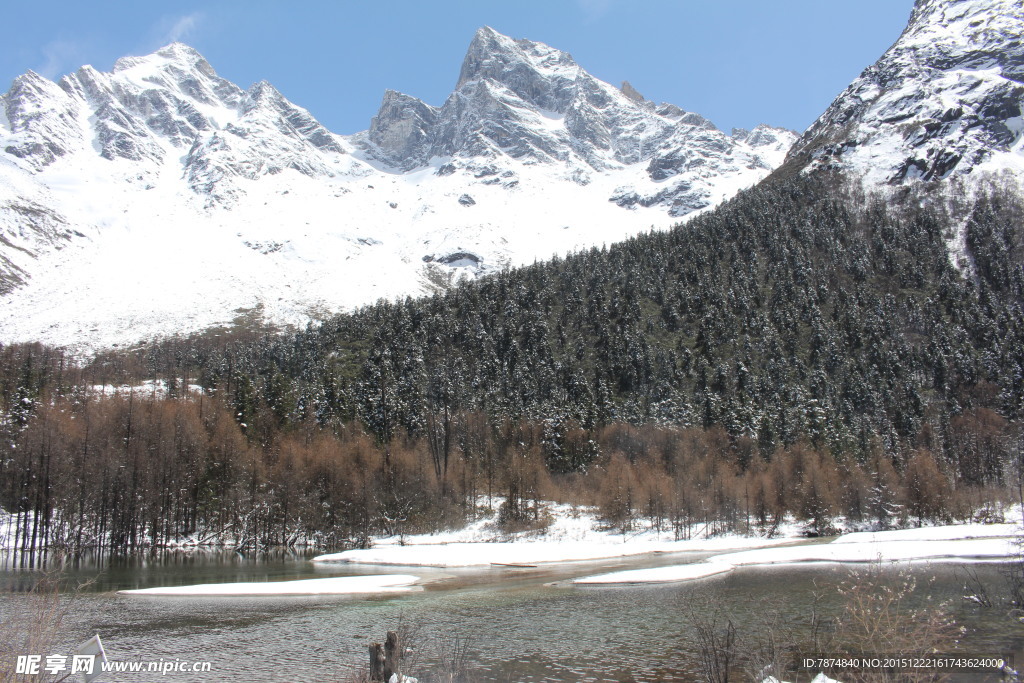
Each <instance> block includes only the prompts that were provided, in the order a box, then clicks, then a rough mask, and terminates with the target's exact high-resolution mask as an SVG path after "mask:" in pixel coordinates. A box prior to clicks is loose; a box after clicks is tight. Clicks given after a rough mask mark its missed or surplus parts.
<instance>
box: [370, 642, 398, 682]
mask: <svg viewBox="0 0 1024 683" xmlns="http://www.w3.org/2000/svg"><path fill="white" fill-rule="evenodd" d="M394 674H397V675H398V680H401V679H402V648H401V645H400V643H399V642H398V633H397V632H395V631H388V636H387V639H386V640H385V641H384V645H381V644H380V643H370V680H371V681H381V682H382V683H388V681H390V680H391V676H392V675H394Z"/></svg>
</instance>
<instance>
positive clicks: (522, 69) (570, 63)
mask: <svg viewBox="0 0 1024 683" xmlns="http://www.w3.org/2000/svg"><path fill="white" fill-rule="evenodd" d="M578 72H579V66H577V64H576V62H575V61H574V60H573V58H572V56H571V55H570V54H569V53H568V52H562V51H561V50H556V49H555V48H553V47H550V46H548V45H545V44H544V43H538V42H534V41H532V40H526V39H524V38H519V39H514V38H510V37H508V36H506V35H504V34H501V33H498V32H497V31H495V30H494V29H493V28H491V27H489V26H484V27H482V28H480V29H478V30H477V32H476V34H475V35H474V36H473V40H472V41H471V42H470V44H469V49H468V50H467V51H466V57H465V59H464V60H463V62H462V69H461V70H460V71H459V81H458V83H457V84H456V86H455V88H456V90H458V89H460V88H462V86H463V85H465V84H466V83H469V82H471V81H476V80H480V79H484V78H490V79H492V80H494V81H497V82H499V83H501V84H503V85H507V86H510V87H512V89H513V90H516V88H515V87H514V84H515V83H516V82H521V81H523V79H524V78H529V77H533V78H536V77H541V78H546V79H551V78H560V79H569V80H575V78H576V75H577V74H578ZM517 92H518V90H517ZM519 94H520V96H522V93H519ZM524 99H527V100H528V101H530V98H528V97H527V98H524Z"/></svg>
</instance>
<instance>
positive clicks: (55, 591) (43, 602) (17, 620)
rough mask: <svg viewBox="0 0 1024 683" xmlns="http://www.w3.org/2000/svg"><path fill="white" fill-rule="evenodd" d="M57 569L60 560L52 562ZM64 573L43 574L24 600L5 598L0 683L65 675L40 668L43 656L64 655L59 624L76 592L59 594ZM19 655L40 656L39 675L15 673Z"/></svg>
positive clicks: (40, 680) (0, 619) (34, 682)
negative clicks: (47, 671) (50, 672)
mask: <svg viewBox="0 0 1024 683" xmlns="http://www.w3.org/2000/svg"><path fill="white" fill-rule="evenodd" d="M54 564H55V565H56V566H60V563H59V559H58V560H57V561H56V562H55V563H54ZM63 578H64V577H63V573H62V572H61V570H59V569H55V570H47V571H45V572H42V573H41V574H40V575H39V576H38V578H36V580H35V581H34V582H33V583H32V586H31V588H30V589H29V590H28V592H27V593H26V594H25V600H24V601H21V600H19V601H17V604H14V603H15V601H14V600H12V599H6V600H5V601H4V603H5V604H4V608H3V610H2V612H0V683H28V682H29V681H31V682H32V683H44V682H45V681H57V680H59V679H61V678H63V677H66V674H63V673H62V674H48V673H46V672H45V670H44V669H43V666H42V665H44V664H45V663H46V656H47V655H51V654H59V653H61V652H66V651H67V650H66V648H63V647H62V646H63V645H65V644H66V643H65V642H64V641H63V639H62V635H63V632H62V625H63V623H64V619H65V618H66V617H67V616H68V614H69V613H70V611H71V608H72V604H73V602H74V599H75V596H76V594H77V592H78V591H81V590H83V589H84V588H85V587H86V586H87V585H88V584H89V583H91V581H89V582H86V583H84V584H81V585H80V586H78V589H77V590H76V591H72V592H71V593H66V594H64V595H61V592H60V586H61V582H62V581H63ZM19 655H41V656H42V657H43V660H42V663H41V665H40V673H39V674H38V675H34V676H28V675H25V674H18V673H15V672H16V670H17V660H18V656H19Z"/></svg>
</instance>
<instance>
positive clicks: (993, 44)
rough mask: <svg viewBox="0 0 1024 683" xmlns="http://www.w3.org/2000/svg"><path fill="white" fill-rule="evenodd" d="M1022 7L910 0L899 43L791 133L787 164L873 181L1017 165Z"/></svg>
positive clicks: (1003, 1) (1023, 59)
mask: <svg viewBox="0 0 1024 683" xmlns="http://www.w3.org/2000/svg"><path fill="white" fill-rule="evenodd" d="M1022 35H1024V7H1022V5H1021V3H1020V1H1019V0H918V1H917V3H916V4H915V6H914V10H913V13H912V15H911V17H910V22H909V24H908V26H907V28H906V30H905V31H904V32H903V34H902V35H901V36H900V38H899V40H897V41H896V43H895V44H894V45H893V46H892V47H891V48H889V50H888V51H886V53H885V54H884V55H883V56H882V57H881V58H880V59H879V60H878V61H877V62H875V64H873V65H872V66H870V67H868V68H867V69H866V70H865V71H864V72H863V73H862V74H861V75H860V76H859V77H858V78H857V79H856V80H855V81H854V82H853V83H851V84H850V86H849V87H848V88H847V89H846V90H845V91H843V93H842V94H840V95H839V97H837V98H836V100H835V101H834V102H833V103H832V105H831V106H830V107H829V108H828V109H827V110H826V111H825V113H824V114H823V115H822V116H821V117H820V118H819V119H818V120H817V121H816V122H815V123H814V124H813V125H812V126H811V127H810V128H809V129H808V130H807V132H806V133H804V135H803V136H801V138H800V140H799V141H798V142H797V143H796V144H795V145H794V146H793V149H792V150H791V151H790V153H789V157H788V160H787V166H790V167H795V168H808V167H810V168H818V167H836V168H841V169H844V170H847V171H850V172H852V173H854V174H855V175H859V176H862V177H864V178H865V179H866V180H867V181H868V182H873V183H900V182H903V181H906V180H910V179H922V180H941V179H944V178H948V177H952V176H967V175H970V174H972V173H975V172H983V171H998V170H1000V169H1002V168H1011V169H1013V170H1014V171H1015V172H1016V173H1020V172H1021V171H1022V170H1024V152H1022V144H1021V136H1022V133H1024V118H1022V109H1024V40H1022V38H1021V36H1022Z"/></svg>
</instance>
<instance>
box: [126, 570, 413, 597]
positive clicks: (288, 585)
mask: <svg viewBox="0 0 1024 683" xmlns="http://www.w3.org/2000/svg"><path fill="white" fill-rule="evenodd" d="M419 580H420V577H418V576H412V575H411V574H383V575H375V576H334V577H331V578H327V579H301V580H298V581H267V582H263V583H260V582H244V583H202V584H196V585H194V586H168V587H163V586H161V587H157V588H140V589H136V590H123V591H118V594H119V595H165V596H193V597H195V596H208V597H213V596H249V595H359V594H376V593H408V592H409V591H414V590H422V588H421V587H420V586H416V585H414V584H415V583H416V582H417V581H419Z"/></svg>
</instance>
